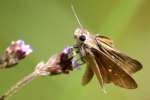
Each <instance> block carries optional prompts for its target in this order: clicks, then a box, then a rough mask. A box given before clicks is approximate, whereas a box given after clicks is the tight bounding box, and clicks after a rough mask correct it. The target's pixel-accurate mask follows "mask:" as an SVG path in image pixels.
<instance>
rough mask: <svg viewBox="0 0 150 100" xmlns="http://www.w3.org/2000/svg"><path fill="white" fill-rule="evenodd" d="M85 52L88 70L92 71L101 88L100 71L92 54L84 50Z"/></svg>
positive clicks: (102, 83)
mask: <svg viewBox="0 0 150 100" xmlns="http://www.w3.org/2000/svg"><path fill="white" fill-rule="evenodd" d="M85 51H86V56H85V59H86V61H87V63H88V64H89V66H90V68H91V69H92V71H93V72H94V73H95V75H96V77H97V79H98V81H99V83H100V86H101V87H102V88H103V86H104V82H103V78H102V75H101V70H100V68H99V66H98V64H97V62H96V60H95V57H94V54H93V53H92V52H91V51H90V50H89V49H85Z"/></svg>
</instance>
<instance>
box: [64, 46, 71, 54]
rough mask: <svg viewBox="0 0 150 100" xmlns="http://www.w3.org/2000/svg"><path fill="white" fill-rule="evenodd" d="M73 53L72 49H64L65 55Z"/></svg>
mask: <svg viewBox="0 0 150 100" xmlns="http://www.w3.org/2000/svg"><path fill="white" fill-rule="evenodd" d="M71 52H72V47H66V48H64V50H63V53H65V54H69V53H71Z"/></svg>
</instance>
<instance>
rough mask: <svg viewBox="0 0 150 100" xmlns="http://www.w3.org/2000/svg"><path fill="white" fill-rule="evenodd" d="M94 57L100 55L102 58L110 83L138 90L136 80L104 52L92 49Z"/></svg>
mask: <svg viewBox="0 0 150 100" xmlns="http://www.w3.org/2000/svg"><path fill="white" fill-rule="evenodd" d="M92 52H93V53H94V55H99V56H100V57H101V59H100V61H101V64H102V65H104V66H105V67H104V69H105V70H106V71H107V77H108V78H109V80H110V81H112V82H113V83H114V84H115V85H117V86H120V87H123V88H127V89H134V88H137V84H136V82H135V80H134V79H133V78H132V77H131V76H130V75H129V74H128V73H126V72H125V71H124V70H122V69H121V68H120V66H119V65H118V64H117V63H115V62H114V61H112V60H111V59H109V58H108V55H106V54H105V53H104V52H103V51H101V50H99V51H97V50H96V49H94V48H93V49H92Z"/></svg>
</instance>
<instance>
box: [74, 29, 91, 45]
mask: <svg viewBox="0 0 150 100" xmlns="http://www.w3.org/2000/svg"><path fill="white" fill-rule="evenodd" d="M88 35H89V32H88V31H87V30H85V29H83V28H77V29H76V30H75V32H74V37H75V39H76V40H77V42H79V43H83V42H85V41H86V40H87V38H88Z"/></svg>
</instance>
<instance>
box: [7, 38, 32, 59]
mask: <svg viewBox="0 0 150 100" xmlns="http://www.w3.org/2000/svg"><path fill="white" fill-rule="evenodd" d="M6 52H7V53H8V54H11V55H15V56H16V57H17V58H18V59H22V58H24V57H25V56H27V55H29V54H30V53H31V52H32V48H31V46H30V45H26V44H25V42H24V41H23V40H17V41H12V43H11V45H10V46H9V47H8V48H7V49H6Z"/></svg>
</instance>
